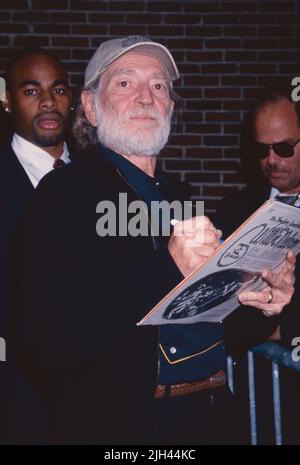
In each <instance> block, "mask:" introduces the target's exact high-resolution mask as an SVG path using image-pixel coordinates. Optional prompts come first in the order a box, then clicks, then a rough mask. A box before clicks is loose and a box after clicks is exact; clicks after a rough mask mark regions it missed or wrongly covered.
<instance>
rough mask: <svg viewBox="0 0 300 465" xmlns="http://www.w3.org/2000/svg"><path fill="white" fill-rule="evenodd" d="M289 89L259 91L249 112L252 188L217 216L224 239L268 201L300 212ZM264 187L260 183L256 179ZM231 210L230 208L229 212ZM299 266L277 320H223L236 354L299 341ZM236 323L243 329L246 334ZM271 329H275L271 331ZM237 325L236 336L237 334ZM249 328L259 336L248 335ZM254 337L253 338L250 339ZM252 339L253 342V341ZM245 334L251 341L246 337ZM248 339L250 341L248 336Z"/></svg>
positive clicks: (299, 138) (299, 106)
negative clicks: (273, 341)
mask: <svg viewBox="0 0 300 465" xmlns="http://www.w3.org/2000/svg"><path fill="white" fill-rule="evenodd" d="M292 90H293V88H292V86H291V85H290V84H289V83H284V82H282V81H279V82H275V83H273V84H272V85H271V86H269V87H268V88H265V89H263V90H262V91H261V95H260V97H259V98H258V99H257V101H256V102H255V105H254V109H253V112H252V128H253V144H252V145H251V152H250V156H251V158H252V157H253V158H252V159H254V160H253V161H255V162H256V163H257V165H258V169H259V167H260V172H258V173H257V177H256V181H255V184H254V185H251V186H248V187H246V188H245V189H243V190H241V191H239V192H238V193H235V194H234V195H231V196H230V197H228V198H227V199H225V200H224V201H223V202H222V203H221V206H220V208H219V210H218V212H217V215H216V220H215V224H217V226H218V227H219V228H220V229H222V230H223V234H224V237H227V236H228V235H229V234H231V232H233V231H234V230H235V229H236V228H237V227H238V226H239V225H240V224H241V223H242V222H243V221H244V220H245V219H246V218H248V217H249V216H250V214H252V213H253V212H254V211H255V210H256V209H257V208H258V207H259V206H260V205H261V204H262V203H264V202H265V201H266V200H267V199H269V198H276V199H278V200H280V201H282V202H285V203H288V204H291V205H294V206H295V207H300V199H299V197H300V194H299V193H300V102H294V101H293V100H292V97H291V93H292ZM261 174H262V175H263V182H262V183H260V182H259V178H260V175H261ZM233 207H234V208H233ZM297 282H298V283H300V265H299V260H298V265H297V266H296V286H295V287H296V292H295V294H294V297H293V301H292V303H291V304H290V305H289V306H288V307H287V308H286V309H285V311H284V312H283V313H282V315H281V316H280V318H278V319H271V320H273V321H272V322H268V321H265V322H264V324H261V322H259V325H258V322H257V317H258V318H260V317H261V315H257V314H256V315H255V314H254V313H253V312H252V311H251V310H250V311H249V320H247V319H245V318H244V317H243V319H241V318H239V310H237V311H236V312H234V313H233V314H232V315H231V316H230V317H229V318H227V326H228V328H229V330H228V333H227V334H228V344H229V345H230V346H231V347H233V348H234V350H236V349H237V348H238V349H241V348H244V347H245V346H248V345H254V344H256V343H259V342H262V341H263V340H265V339H267V338H268V337H269V336H270V334H271V333H274V330H275V329H276V331H275V334H276V338H277V339H282V341H283V343H284V344H285V345H287V346H289V347H290V348H292V347H293V346H292V341H293V338H294V337H299V336H300V292H299V291H300V290H299V284H298V286H297ZM240 324H243V325H245V326H244V331H242V330H241V327H240ZM272 324H273V325H274V326H273V327H272ZM237 325H238V327H239V331H238V332H237V331H236V328H237ZM249 325H253V326H254V327H255V328H256V329H258V328H259V331H257V330H256V331H254V332H253V331H250V330H249ZM251 333H252V335H251ZM253 334H256V337H255V339H253V338H252V336H253ZM248 335H249V337H248ZM250 335H251V336H250Z"/></svg>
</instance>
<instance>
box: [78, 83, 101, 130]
mask: <svg viewBox="0 0 300 465" xmlns="http://www.w3.org/2000/svg"><path fill="white" fill-rule="evenodd" d="M80 98H81V103H82V106H83V110H84V113H85V116H86V117H87V119H88V120H89V122H90V123H91V125H92V126H94V127H95V128H96V127H97V118H96V109H95V102H94V95H93V94H92V92H90V91H89V90H84V91H83V92H82V93H81V97H80Z"/></svg>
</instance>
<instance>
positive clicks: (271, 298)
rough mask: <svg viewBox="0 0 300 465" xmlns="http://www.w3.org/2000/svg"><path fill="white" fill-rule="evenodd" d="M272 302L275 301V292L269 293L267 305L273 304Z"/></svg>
mask: <svg viewBox="0 0 300 465" xmlns="http://www.w3.org/2000/svg"><path fill="white" fill-rule="evenodd" d="M272 300H273V292H272V291H270V292H269V298H268V301H267V304H270V303H271V302H272Z"/></svg>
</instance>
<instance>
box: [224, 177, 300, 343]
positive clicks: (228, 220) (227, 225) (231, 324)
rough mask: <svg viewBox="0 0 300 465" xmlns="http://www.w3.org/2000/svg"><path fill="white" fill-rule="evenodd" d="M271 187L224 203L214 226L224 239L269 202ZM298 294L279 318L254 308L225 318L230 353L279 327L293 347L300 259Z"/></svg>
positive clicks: (298, 322)
mask: <svg viewBox="0 0 300 465" xmlns="http://www.w3.org/2000/svg"><path fill="white" fill-rule="evenodd" d="M270 191H271V186H270V185H269V184H267V183H266V184H261V185H259V186H248V187H246V188H244V189H242V190H241V191H239V192H236V193H234V194H232V195H231V196H229V197H227V198H226V199H225V200H223V201H222V203H221V205H220V207H219V209H218V211H217V213H216V216H215V224H216V226H217V227H218V228H220V229H222V230H223V235H224V238H226V237H228V236H229V235H230V234H231V233H232V232H233V231H234V230H235V229H236V228H238V227H239V226H240V225H241V223H243V222H244V221H245V220H246V219H247V218H248V217H249V216H250V215H251V214H252V213H254V212H255V210H257V209H258V208H259V207H260V206H261V205H262V204H263V203H264V202H265V201H266V200H268V199H269V196H270ZM295 274H296V286H295V287H296V292H295V294H294V296H293V299H292V302H291V303H290V304H289V305H288V306H286V307H285V309H284V310H283V312H282V314H281V315H280V316H279V317H276V318H271V319H270V318H266V317H264V315H262V314H261V312H258V311H257V310H255V309H250V308H248V309H247V313H246V312H245V308H242V307H240V308H239V309H237V310H236V311H235V312H233V313H232V314H231V315H230V316H229V317H227V318H226V319H225V334H226V341H227V347H228V348H229V350H240V349H244V348H247V347H249V346H251V345H252V346H253V345H256V344H258V343H261V342H263V341H265V340H266V339H267V338H268V336H270V334H272V332H273V331H274V330H275V328H276V326H277V325H278V324H280V326H281V334H282V340H283V342H284V343H285V344H286V345H290V344H291V340H292V338H293V337H295V336H299V335H300V289H299V285H297V283H299V282H300V266H299V260H298V261H297V265H296V272H295Z"/></svg>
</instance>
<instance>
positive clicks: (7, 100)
mask: <svg viewBox="0 0 300 465" xmlns="http://www.w3.org/2000/svg"><path fill="white" fill-rule="evenodd" d="M2 97H4V98H3V99H2V102H1V104H2V108H3V110H4V111H6V112H7V113H11V99H10V95H9V92H8V91H5V95H4V96H2Z"/></svg>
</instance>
